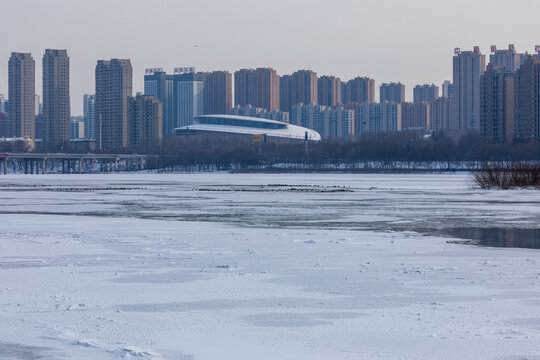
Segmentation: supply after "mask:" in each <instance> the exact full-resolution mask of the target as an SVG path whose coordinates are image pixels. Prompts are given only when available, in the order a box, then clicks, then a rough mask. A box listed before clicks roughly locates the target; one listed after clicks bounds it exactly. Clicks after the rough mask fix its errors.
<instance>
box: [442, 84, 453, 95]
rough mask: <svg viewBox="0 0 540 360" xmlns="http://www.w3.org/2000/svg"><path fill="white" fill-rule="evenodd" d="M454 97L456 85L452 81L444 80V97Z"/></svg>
mask: <svg viewBox="0 0 540 360" xmlns="http://www.w3.org/2000/svg"><path fill="white" fill-rule="evenodd" d="M453 95H454V84H452V82H451V81H450V80H444V82H443V85H442V96H443V97H450V96H453Z"/></svg>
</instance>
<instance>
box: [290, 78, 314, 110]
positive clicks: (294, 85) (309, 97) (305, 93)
mask: <svg viewBox="0 0 540 360" xmlns="http://www.w3.org/2000/svg"><path fill="white" fill-rule="evenodd" d="M290 91H291V106H294V105H296V104H299V103H304V104H310V103H313V104H317V101H318V97H319V96H318V82H317V73H316V72H314V71H311V70H298V71H296V72H294V73H293V74H292V75H291V85H290Z"/></svg>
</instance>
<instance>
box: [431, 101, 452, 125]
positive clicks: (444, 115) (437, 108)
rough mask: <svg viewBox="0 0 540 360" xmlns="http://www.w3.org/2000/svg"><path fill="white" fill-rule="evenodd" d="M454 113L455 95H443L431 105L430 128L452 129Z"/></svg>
mask: <svg viewBox="0 0 540 360" xmlns="http://www.w3.org/2000/svg"><path fill="white" fill-rule="evenodd" d="M453 113H454V99H453V97H445V96H442V97H440V98H438V99H435V100H433V101H432V102H431V103H430V105H429V117H430V121H429V128H430V130H433V131H442V130H446V129H450V125H451V122H452V119H453Z"/></svg>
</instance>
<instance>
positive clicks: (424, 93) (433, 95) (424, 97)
mask: <svg viewBox="0 0 540 360" xmlns="http://www.w3.org/2000/svg"><path fill="white" fill-rule="evenodd" d="M438 97H439V87H438V86H437V85H435V84H431V85H428V84H424V85H416V86H415V87H414V91H413V101H414V102H424V101H425V102H432V101H433V100H435V99H437V98H438Z"/></svg>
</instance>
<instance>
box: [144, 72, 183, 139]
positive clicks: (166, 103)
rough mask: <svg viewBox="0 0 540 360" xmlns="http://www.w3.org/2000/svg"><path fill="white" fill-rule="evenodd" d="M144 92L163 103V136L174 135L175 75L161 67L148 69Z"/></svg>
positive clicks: (145, 76)
mask: <svg viewBox="0 0 540 360" xmlns="http://www.w3.org/2000/svg"><path fill="white" fill-rule="evenodd" d="M144 94H145V95H149V96H154V97H155V98H156V99H158V100H159V101H160V102H161V103H162V104H163V124H162V126H163V136H171V135H173V133H174V128H175V127H176V117H175V114H174V108H175V106H174V85H173V75H168V74H166V73H165V72H164V71H161V69H157V71H154V70H152V69H148V70H147V74H146V75H144Z"/></svg>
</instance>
